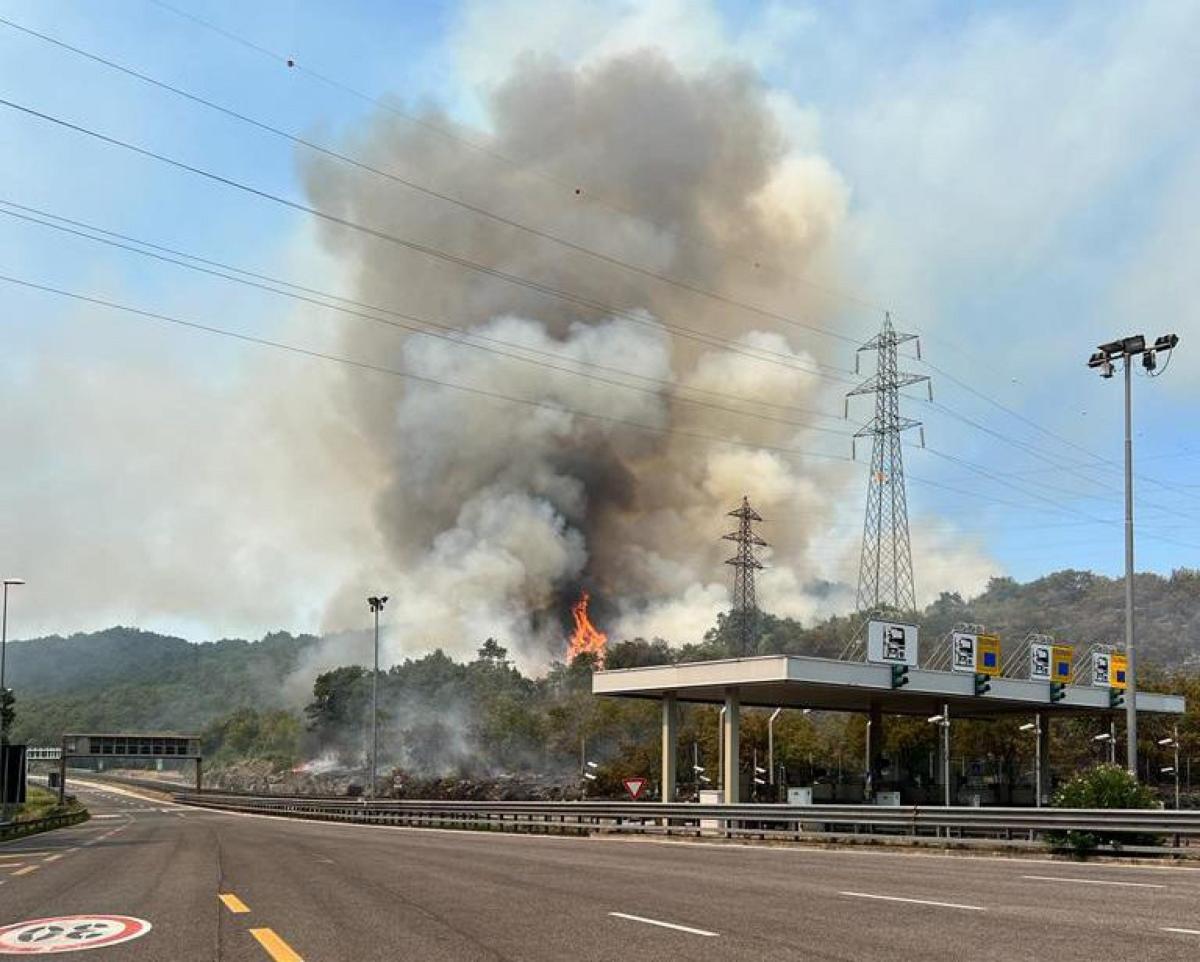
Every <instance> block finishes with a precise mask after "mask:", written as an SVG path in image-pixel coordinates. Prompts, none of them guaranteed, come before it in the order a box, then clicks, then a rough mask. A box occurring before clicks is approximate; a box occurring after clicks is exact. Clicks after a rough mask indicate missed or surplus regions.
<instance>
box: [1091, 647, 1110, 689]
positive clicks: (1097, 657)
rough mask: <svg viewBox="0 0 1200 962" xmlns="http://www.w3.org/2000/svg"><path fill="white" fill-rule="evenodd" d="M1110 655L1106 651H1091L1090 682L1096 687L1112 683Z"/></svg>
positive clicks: (1103, 686) (1107, 685)
mask: <svg viewBox="0 0 1200 962" xmlns="http://www.w3.org/2000/svg"><path fill="white" fill-rule="evenodd" d="M1111 672H1112V655H1111V654H1110V653H1109V652H1107V651H1094V652H1092V684H1093V685H1094V686H1095V687H1096V688H1108V687H1110V686H1111V685H1112V675H1111Z"/></svg>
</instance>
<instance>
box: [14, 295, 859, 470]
mask: <svg viewBox="0 0 1200 962" xmlns="http://www.w3.org/2000/svg"><path fill="white" fill-rule="evenodd" d="M0 281H4V282H6V283H9V284H14V285H17V286H19V287H25V288H29V289H31V290H36V291H42V292H43V293H47V294H54V295H57V296H59V297H64V298H69V299H71V300H75V301H80V302H83V303H86V304H94V305H96V306H98V307H105V308H109V309H111V310H115V311H122V312H125V313H129V314H133V315H136V316H138V317H142V318H145V319H147V320H153V321H159V322H162V323H165V324H173V325H176V326H178V327H184V328H190V329H191V330H195V331H202V332H204V333H207V334H214V335H217V336H220V337H228V338H232V339H234V340H237V341H242V342H244V343H247V344H255V345H258V346H260V347H269V348H273V349H275V350H280V351H285V352H288V353H290V354H295V355H298V356H301V357H308V358H312V359H314V360H322V361H330V362H333V363H337V364H343V365H346V366H349V367H354V368H359V369H361V370H364V371H371V372H374V373H376V374H386V375H390V376H392V377H399V378H404V379H406V380H410V381H417V382H419V383H422V384H431V385H435V386H438V387H444V388H449V389H451V390H455V391H462V392H465V393H467V394H473V395H476V396H478V397H482V398H488V399H491V400H497V401H508V402H511V403H513V404H522V405H526V406H528V407H534V408H541V409H543V410H548V411H553V412H555V413H557V414H570V415H574V416H577V417H581V418H588V419H592V420H597V421H605V422H608V423H612V424H619V425H622V426H624V427H631V428H634V429H636V430H640V431H647V432H650V433H653V434H666V435H674V436H678V437H685V438H690V439H693V440H700V441H709V442H713V443H716V444H727V445H732V446H734V447H743V448H749V449H751V450H765V451H775V452H778V453H780V454H786V455H793V456H797V457H801V458H820V459H823V460H828V461H844V462H848V461H850V458H847V457H845V456H844V455H838V454H826V453H823V452H819V451H807V450H802V449H800V448H791V447H785V446H782V445H773V444H765V443H759V442H755V441H740V440H737V439H734V438H724V437H719V436H715V435H709V434H701V433H699V432H696V431H687V430H680V429H678V428H659V427H654V426H652V425H648V424H642V423H640V422H637V421H629V420H627V419H625V418H618V417H613V416H612V415H608V414H597V413H595V412H590V411H580V410H578V409H576V408H570V407H567V406H565V405H561V404H555V403H551V402H549V401H538V400H535V399H532V398H523V397H516V396H513V395H510V394H505V393H503V392H501V391H493V390H490V389H488V388H480V387H475V386H472V385H466V384H456V383H454V382H452V381H444V380H441V379H439V378H434V377H430V376H428V375H424V374H417V373H415V372H413V371H402V370H398V369H396V368H391V367H386V366H384V365H382V364H374V363H372V362H370V361H360V360H357V359H354V358H348V357H342V356H340V355H337V354H332V353H330V352H327V351H318V350H314V349H311V348H306V347H299V346H297V345H294V344H288V343H285V342H283V341H276V340H272V339H270V338H264V337H258V336H256V335H253V334H245V333H242V332H240V331H234V330H230V329H229V328H223V327H217V326H215V325H212V324H205V323H201V322H199V321H190V320H187V319H185V318H181V317H175V316H173V315H170V314H163V313H160V312H158V311H149V310H145V309H143V308H139V307H134V306H132V305H129V304H121V303H119V302H116V301H110V300H107V299H105V298H100V297H93V296H91V295H88V294H80V293H78V292H77V291H68V290H65V289H64V288H60V287H54V286H52V285H49V284H41V283H38V282H36V281H30V280H27V279H24V278H20V277H14V276H12V275H9V274H0Z"/></svg>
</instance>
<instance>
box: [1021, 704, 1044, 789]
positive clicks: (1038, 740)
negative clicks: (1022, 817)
mask: <svg viewBox="0 0 1200 962" xmlns="http://www.w3.org/2000/svg"><path fill="white" fill-rule="evenodd" d="M1033 718H1034V720H1033V721H1031V722H1027V723H1026V724H1024V725H1022V726H1021V731H1023V732H1033V735H1034V751H1033V780H1034V789H1033V799H1034V802H1033V804H1034V806H1035V807H1036V808H1041V807H1042V715H1041V712H1039V713H1038V714H1036V715H1034V716H1033Z"/></svg>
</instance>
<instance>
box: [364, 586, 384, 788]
mask: <svg viewBox="0 0 1200 962" xmlns="http://www.w3.org/2000/svg"><path fill="white" fill-rule="evenodd" d="M367 604H368V605H370V606H371V611H372V613H373V614H374V615H375V670H374V671H373V672H372V673H371V793H370V797H371V798H374V797H375V778H376V775H377V774H378V773H379V613H380V612H381V611H383V606H384V605H386V604H387V595H380V596H379V597H377V598H376V597H371V598H368V599H367Z"/></svg>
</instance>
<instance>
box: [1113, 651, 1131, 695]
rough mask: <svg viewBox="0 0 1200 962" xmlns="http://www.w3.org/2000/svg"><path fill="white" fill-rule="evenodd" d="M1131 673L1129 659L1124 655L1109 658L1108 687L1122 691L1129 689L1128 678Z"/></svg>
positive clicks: (1114, 655)
mask: <svg viewBox="0 0 1200 962" xmlns="http://www.w3.org/2000/svg"><path fill="white" fill-rule="evenodd" d="M1128 673H1129V659H1127V658H1126V657H1125V656H1124V655H1118V654H1112V655H1109V656H1108V687H1109V688H1120V689H1121V690H1122V691H1123V690H1124V689H1125V688H1126V687H1128V684H1129V683H1128V681H1126V678H1127V676H1128Z"/></svg>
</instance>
